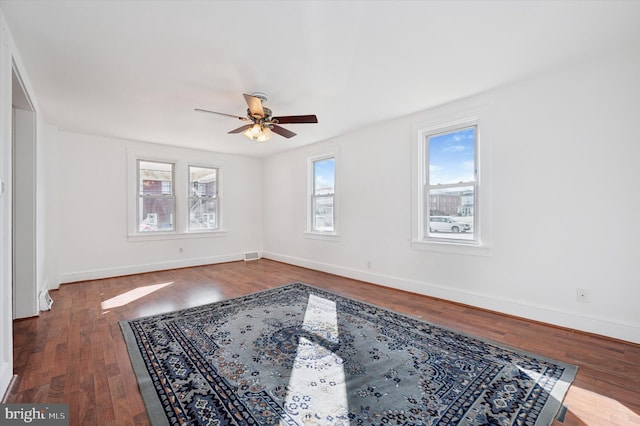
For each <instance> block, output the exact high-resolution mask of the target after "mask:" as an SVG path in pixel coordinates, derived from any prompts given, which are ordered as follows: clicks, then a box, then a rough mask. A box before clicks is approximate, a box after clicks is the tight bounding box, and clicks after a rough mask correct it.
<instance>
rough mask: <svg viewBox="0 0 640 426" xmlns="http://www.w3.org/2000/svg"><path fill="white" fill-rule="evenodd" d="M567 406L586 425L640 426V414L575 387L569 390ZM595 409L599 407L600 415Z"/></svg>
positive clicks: (613, 401)
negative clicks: (595, 412)
mask: <svg viewBox="0 0 640 426" xmlns="http://www.w3.org/2000/svg"><path fill="white" fill-rule="evenodd" d="M565 404H566V405H567V408H568V410H569V411H570V412H571V413H572V414H573V415H574V416H576V417H578V418H579V419H580V421H581V422H584V424H585V425H589V426H599V425H603V424H611V425H640V414H638V413H636V412H634V411H633V410H631V409H630V408H628V407H626V406H625V405H624V404H622V403H620V402H618V401H616V400H615V399H613V398H610V397H608V396H605V395H601V394H599V393H595V392H592V391H590V390H588V389H584V388H581V387H578V386H575V385H574V386H571V388H570V389H569V393H568V394H567V398H566V400H565ZM593 407H598V410H597V413H598V414H594V410H593Z"/></svg>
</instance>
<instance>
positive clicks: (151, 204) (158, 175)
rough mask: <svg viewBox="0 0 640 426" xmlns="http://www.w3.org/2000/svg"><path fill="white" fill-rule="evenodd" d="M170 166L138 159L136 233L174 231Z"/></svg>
mask: <svg viewBox="0 0 640 426" xmlns="http://www.w3.org/2000/svg"><path fill="white" fill-rule="evenodd" d="M173 167H174V165H173V163H161V162H154V161H144V160H138V173H137V176H138V185H137V187H138V215H137V217H138V220H137V224H138V232H163V231H173V230H174V222H173V218H174V214H175V208H176V198H175V192H174V174H173Z"/></svg>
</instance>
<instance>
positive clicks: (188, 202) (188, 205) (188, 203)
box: [185, 163, 221, 233]
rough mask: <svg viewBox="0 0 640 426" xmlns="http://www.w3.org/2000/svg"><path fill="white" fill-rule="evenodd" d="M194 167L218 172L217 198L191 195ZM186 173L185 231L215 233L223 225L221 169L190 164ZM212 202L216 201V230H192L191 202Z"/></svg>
mask: <svg viewBox="0 0 640 426" xmlns="http://www.w3.org/2000/svg"><path fill="white" fill-rule="evenodd" d="M192 167H197V168H201V169H211V170H215V171H216V185H215V186H216V190H215V196H213V197H207V196H193V195H192V194H191V168H192ZM186 173H187V177H186V180H187V192H186V193H187V197H186V198H187V200H186V206H185V209H186V212H187V213H186V214H185V220H186V225H185V229H186V232H188V233H198V232H214V231H217V230H219V229H220V224H221V220H220V217H221V215H220V210H221V209H220V167H215V166H209V165H202V164H193V163H189V164H187V167H186ZM194 199H195V200H210V201H214V202H215V215H216V218H215V223H216V226H215V228H204V229H203V228H199V229H191V217H190V212H189V211H190V209H191V200H194Z"/></svg>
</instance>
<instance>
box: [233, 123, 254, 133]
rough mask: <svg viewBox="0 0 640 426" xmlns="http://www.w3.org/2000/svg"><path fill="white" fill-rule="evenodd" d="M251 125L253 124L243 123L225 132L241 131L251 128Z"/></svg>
mask: <svg viewBox="0 0 640 426" xmlns="http://www.w3.org/2000/svg"><path fill="white" fill-rule="evenodd" d="M251 126H253V124H245V125H244V126H240V127H238V128H237V129H233V130H229V131H228V132H227V133H242V132H244V131H245V130H247V129H249V128H251Z"/></svg>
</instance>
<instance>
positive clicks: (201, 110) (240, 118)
mask: <svg viewBox="0 0 640 426" xmlns="http://www.w3.org/2000/svg"><path fill="white" fill-rule="evenodd" d="M194 109H195V110H196V111H199V112H208V113H210V114H218V115H226V116H227V117H233V118H237V119H238V120H243V121H247V120H248V118H247V117H240V116H237V115H232V114H225V113H224V112H215V111H209V110H208V109H201V108H194Z"/></svg>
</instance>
